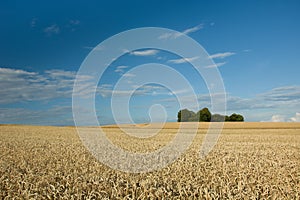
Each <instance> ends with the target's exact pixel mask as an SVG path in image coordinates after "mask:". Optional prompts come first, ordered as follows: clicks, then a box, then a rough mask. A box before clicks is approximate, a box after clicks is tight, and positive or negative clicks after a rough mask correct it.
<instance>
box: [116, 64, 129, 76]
mask: <svg viewBox="0 0 300 200" xmlns="http://www.w3.org/2000/svg"><path fill="white" fill-rule="evenodd" d="M127 68H128V66H124V65H121V66H118V67H116V69H115V72H116V73H118V74H120V75H122V74H123V73H124V72H125V69H127Z"/></svg>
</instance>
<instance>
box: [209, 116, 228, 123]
mask: <svg viewBox="0 0 300 200" xmlns="http://www.w3.org/2000/svg"><path fill="white" fill-rule="evenodd" d="M211 121H212V122H224V121H225V116H224V115H220V114H213V115H212V116H211Z"/></svg>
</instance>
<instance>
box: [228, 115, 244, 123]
mask: <svg viewBox="0 0 300 200" xmlns="http://www.w3.org/2000/svg"><path fill="white" fill-rule="evenodd" d="M229 121H232V122H243V121H244V117H243V116H242V115H239V114H236V113H233V114H232V115H230V117H229Z"/></svg>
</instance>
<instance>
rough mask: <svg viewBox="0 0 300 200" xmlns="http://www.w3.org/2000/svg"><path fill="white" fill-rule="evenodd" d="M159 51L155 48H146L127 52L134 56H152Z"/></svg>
mask: <svg viewBox="0 0 300 200" xmlns="http://www.w3.org/2000/svg"><path fill="white" fill-rule="evenodd" d="M158 52H159V51H158V50H155V49H148V50H139V51H132V52H130V53H129V54H130V55H134V56H153V55H156V54H157V53H158Z"/></svg>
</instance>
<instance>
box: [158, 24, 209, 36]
mask: <svg viewBox="0 0 300 200" xmlns="http://www.w3.org/2000/svg"><path fill="white" fill-rule="evenodd" d="M200 29H203V24H199V25H198V26H194V27H192V28H188V29H186V30H184V31H182V32H177V33H173V32H172V33H164V34H162V35H160V36H159V37H158V39H176V38H178V37H180V36H183V35H188V34H190V33H194V32H196V31H198V30H200Z"/></svg>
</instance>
